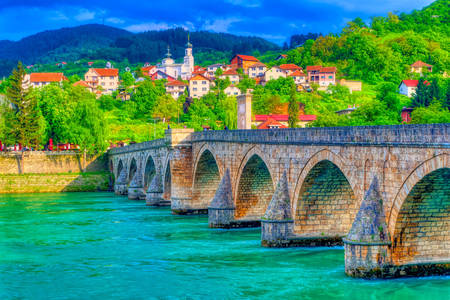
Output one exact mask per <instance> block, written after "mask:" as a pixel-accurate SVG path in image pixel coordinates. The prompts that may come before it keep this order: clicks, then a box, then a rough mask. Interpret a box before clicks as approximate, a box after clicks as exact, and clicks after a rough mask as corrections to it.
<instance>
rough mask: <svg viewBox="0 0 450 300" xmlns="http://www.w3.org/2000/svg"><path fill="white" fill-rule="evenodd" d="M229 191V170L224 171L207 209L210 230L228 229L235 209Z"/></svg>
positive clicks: (230, 191)
mask: <svg viewBox="0 0 450 300" xmlns="http://www.w3.org/2000/svg"><path fill="white" fill-rule="evenodd" d="M232 193H233V192H232V190H231V178H230V169H227V170H226V171H225V174H224V176H223V177H222V180H221V181H220V184H219V187H218V188H217V191H216V194H215V195H214V198H213V200H212V202H211V205H210V206H209V207H208V223H209V227H211V228H230V227H231V224H232V223H233V221H234V212H235V211H236V207H235V206H234V202H233V195H232Z"/></svg>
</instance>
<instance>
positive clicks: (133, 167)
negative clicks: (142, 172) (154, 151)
mask: <svg viewBox="0 0 450 300" xmlns="http://www.w3.org/2000/svg"><path fill="white" fill-rule="evenodd" d="M137 171H138V165H137V160H136V158H134V157H131V160H130V164H129V168H128V177H127V185H129V184H130V182H131V180H133V177H134V175H135V174H136V172H137Z"/></svg>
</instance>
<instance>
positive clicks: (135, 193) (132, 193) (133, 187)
mask: <svg viewBox="0 0 450 300" xmlns="http://www.w3.org/2000/svg"><path fill="white" fill-rule="evenodd" d="M128 199H132V200H139V199H145V190H144V177H143V176H142V167H141V164H139V166H138V168H137V170H136V173H135V174H134V176H133V178H132V179H131V182H130V186H129V187H128Z"/></svg>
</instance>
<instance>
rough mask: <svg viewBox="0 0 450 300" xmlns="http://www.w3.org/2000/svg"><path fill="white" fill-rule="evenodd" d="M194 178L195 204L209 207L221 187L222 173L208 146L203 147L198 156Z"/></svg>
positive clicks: (193, 192)
mask: <svg viewBox="0 0 450 300" xmlns="http://www.w3.org/2000/svg"><path fill="white" fill-rule="evenodd" d="M193 178H194V180H193V185H192V201H193V203H195V205H197V204H199V205H200V204H201V205H200V206H201V207H208V205H209V204H210V203H211V200H212V198H214V194H215V193H216V190H217V188H218V187H219V183H220V178H221V172H220V169H219V165H218V163H217V159H216V157H215V156H214V154H213V153H212V152H211V150H209V148H208V147H206V145H204V147H202V149H201V150H200V151H199V155H198V156H197V159H196V162H195V164H194V174H193Z"/></svg>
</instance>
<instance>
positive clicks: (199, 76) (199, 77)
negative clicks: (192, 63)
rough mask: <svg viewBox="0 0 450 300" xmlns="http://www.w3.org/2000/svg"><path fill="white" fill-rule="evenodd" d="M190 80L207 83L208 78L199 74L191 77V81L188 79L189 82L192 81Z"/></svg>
mask: <svg viewBox="0 0 450 300" xmlns="http://www.w3.org/2000/svg"><path fill="white" fill-rule="evenodd" d="M192 80H208V81H209V78H208V77H205V76H203V75H201V74H197V75H195V76H194V77H191V79H189V81H192Z"/></svg>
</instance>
